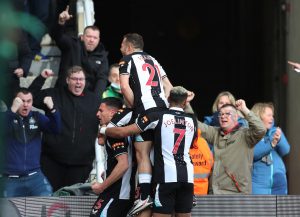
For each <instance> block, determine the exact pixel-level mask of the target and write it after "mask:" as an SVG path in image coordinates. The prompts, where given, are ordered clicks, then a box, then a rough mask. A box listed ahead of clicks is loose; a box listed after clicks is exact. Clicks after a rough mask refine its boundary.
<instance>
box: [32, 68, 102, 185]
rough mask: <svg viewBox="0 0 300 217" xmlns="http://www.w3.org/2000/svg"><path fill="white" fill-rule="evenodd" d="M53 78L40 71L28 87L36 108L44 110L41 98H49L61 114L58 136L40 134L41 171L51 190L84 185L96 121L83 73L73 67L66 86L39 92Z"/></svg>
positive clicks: (93, 97) (95, 107)
mask: <svg viewBox="0 0 300 217" xmlns="http://www.w3.org/2000/svg"><path fill="white" fill-rule="evenodd" d="M51 75H53V72H52V71H51V70H43V72H42V73H41V75H40V76H38V77H37V78H36V79H35V80H34V81H33V82H32V84H31V85H30V87H29V88H30V89H31V90H32V92H33V93H34V98H35V103H34V105H35V106H36V107H37V108H40V109H43V105H42V104H41V99H43V97H44V96H52V98H53V101H54V103H55V105H56V107H57V108H58V109H59V111H60V112H61V117H62V132H61V133H60V134H58V135H52V134H48V133H45V134H43V147H42V155H41V165H42V169H43V171H44V173H45V175H46V176H47V178H48V179H49V181H50V183H51V185H52V187H53V190H54V191H57V190H58V189H60V188H61V187H65V186H70V185H73V184H76V183H83V182H85V180H86V179H87V178H88V177H89V173H90V172H91V170H92V163H93V160H94V158H95V139H96V138H97V131H98V123H99V122H98V120H97V119H96V118H95V114H96V112H97V110H98V106H99V104H97V103H96V98H97V96H96V95H95V94H94V93H92V92H90V91H89V90H86V89H85V72H84V70H83V69H82V67H80V66H73V67H71V68H70V69H69V70H68V72H67V79H66V82H67V85H68V86H66V87H55V88H47V89H42V90H41V88H42V86H43V84H44V82H45V79H46V78H47V77H49V76H51Z"/></svg>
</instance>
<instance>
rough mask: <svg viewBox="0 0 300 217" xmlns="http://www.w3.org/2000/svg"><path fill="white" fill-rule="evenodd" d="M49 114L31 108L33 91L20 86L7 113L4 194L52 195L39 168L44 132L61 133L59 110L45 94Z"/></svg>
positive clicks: (14, 195)
mask: <svg viewBox="0 0 300 217" xmlns="http://www.w3.org/2000/svg"><path fill="white" fill-rule="evenodd" d="M43 102H44V104H45V105H46V107H47V110H46V115H44V114H42V113H40V112H38V111H32V103H33V98H32V94H31V92H29V91H28V90H27V89H25V88H21V89H20V90H19V91H18V92H17V95H16V97H15V98H14V100H13V103H12V106H11V108H10V109H8V110H7V111H6V112H5V113H1V115H4V116H5V117H4V118H5V119H6V123H7V125H6V126H7V127H6V128H5V134H4V137H5V143H4V144H5V147H4V166H3V171H1V174H0V177H1V178H0V179H1V182H3V183H4V189H3V192H1V195H2V196H3V197H25V196H51V195H52V187H51V185H50V184H49V181H48V179H47V178H46V177H45V176H44V174H43V172H42V171H41V169H40V154H41V138H42V137H41V133H42V132H43V133H44V132H47V133H54V134H55V133H56V134H57V133H59V132H60V130H61V119H60V114H59V112H58V111H57V109H56V108H55V107H54V103H53V100H52V98H51V97H49V96H47V97H45V98H44V101H43Z"/></svg>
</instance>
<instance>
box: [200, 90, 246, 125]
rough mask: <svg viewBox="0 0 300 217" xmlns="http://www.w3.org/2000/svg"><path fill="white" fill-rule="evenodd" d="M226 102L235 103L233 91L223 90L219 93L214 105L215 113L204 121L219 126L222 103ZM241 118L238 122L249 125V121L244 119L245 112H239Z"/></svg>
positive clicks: (213, 110)
mask: <svg viewBox="0 0 300 217" xmlns="http://www.w3.org/2000/svg"><path fill="white" fill-rule="evenodd" d="M225 104H233V105H234V104H235V97H234V96H233V94H232V93H230V92H229V91H222V92H220V93H219V94H218V96H217V98H216V99H215V101H214V103H213V106H212V112H213V114H212V115H211V116H205V117H204V121H203V123H205V124H208V125H210V126H217V127H219V126H220V125H219V118H218V114H219V109H220V108H221V107H222V105H225ZM238 114H239V118H238V122H239V124H240V125H241V126H248V123H247V121H246V120H245V119H244V117H243V114H241V113H240V112H238Z"/></svg>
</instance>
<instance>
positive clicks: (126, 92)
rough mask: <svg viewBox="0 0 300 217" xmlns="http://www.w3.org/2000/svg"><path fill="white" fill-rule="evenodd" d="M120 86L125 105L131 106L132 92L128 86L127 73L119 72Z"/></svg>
mask: <svg viewBox="0 0 300 217" xmlns="http://www.w3.org/2000/svg"><path fill="white" fill-rule="evenodd" d="M120 86H121V92H122V94H123V96H124V98H125V101H126V103H127V106H128V107H130V108H132V107H133V103H134V94H133V91H132V89H131V87H130V86H129V75H127V74H126V75H124V74H120Z"/></svg>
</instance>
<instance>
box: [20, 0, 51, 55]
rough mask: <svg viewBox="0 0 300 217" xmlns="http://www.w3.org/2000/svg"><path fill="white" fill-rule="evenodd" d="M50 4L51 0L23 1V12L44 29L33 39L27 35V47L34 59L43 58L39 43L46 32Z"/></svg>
mask: <svg viewBox="0 0 300 217" xmlns="http://www.w3.org/2000/svg"><path fill="white" fill-rule="evenodd" d="M50 2H51V0H43V1H41V0H24V3H25V10H26V11H27V12H28V14H30V15H32V16H33V17H35V18H36V19H38V20H39V21H40V22H41V23H42V24H44V28H43V29H40V34H39V35H36V36H35V37H34V36H32V35H31V34H28V40H29V47H30V49H31V52H32V56H33V57H35V59H40V58H41V57H44V55H43V54H42V53H41V41H42V38H43V36H44V35H45V33H46V32H48V26H49V11H50Z"/></svg>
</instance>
